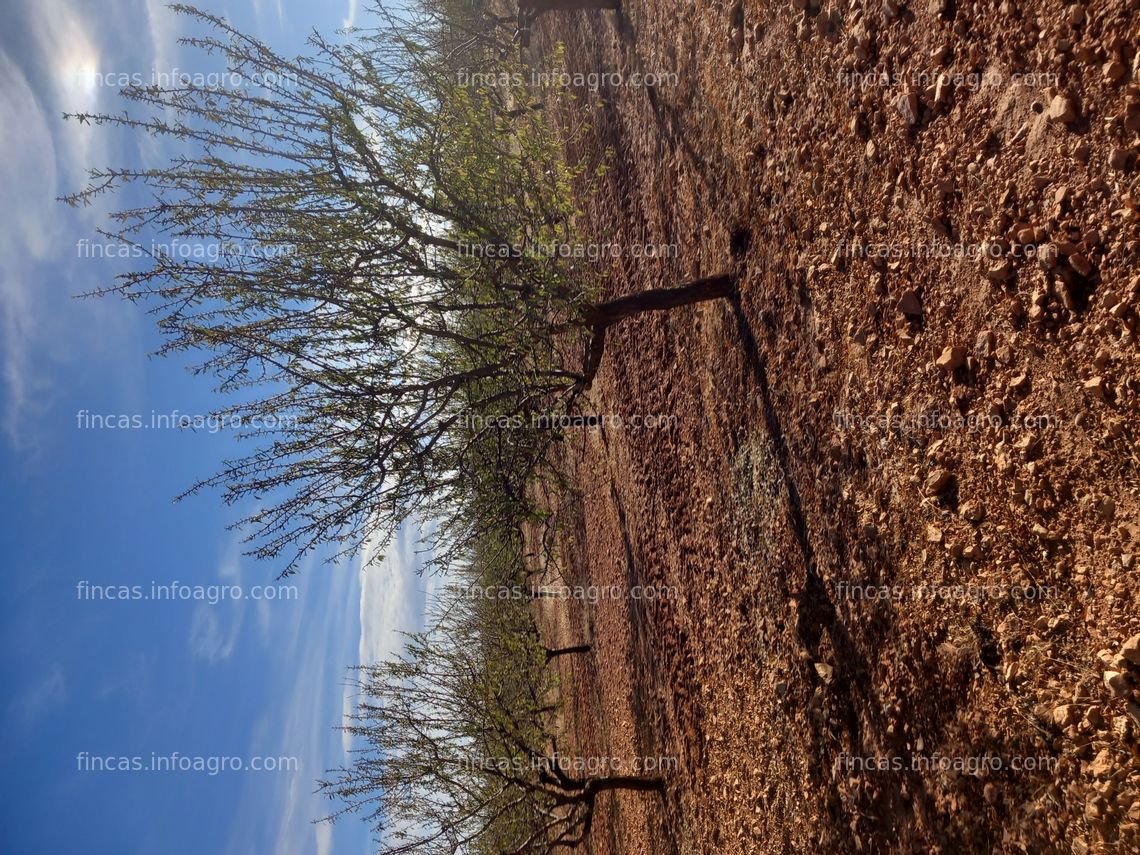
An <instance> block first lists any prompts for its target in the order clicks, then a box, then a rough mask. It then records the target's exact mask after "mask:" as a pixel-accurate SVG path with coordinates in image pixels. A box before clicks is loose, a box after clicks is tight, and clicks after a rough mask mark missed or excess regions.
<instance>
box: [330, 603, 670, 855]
mask: <svg viewBox="0 0 1140 855" xmlns="http://www.w3.org/2000/svg"><path fill="white" fill-rule="evenodd" d="M547 661H548V660H547V656H546V653H545V650H544V648H543V647H542V645H541V643H540V642H538V640H537V634H536V633H535V632H534V631H533V619H532V616H531V615H530V614H529V610H528V609H527V607H526V606H525V605H522V604H520V603H518V602H517V601H491V600H473V601H472V600H465V599H463V598H462V597H461V596H460V597H459V598H458V599H455V600H453V602H452V603H451V604H450V605H448V606H447V607H445V608H444V610H443V611H442V612H441V613H440V614H439V615H437V619H436V624H435V626H434V628H433V629H432V631H431V632H429V633H423V634H419V635H414V636H412V637H411V638H410V639H409V644H408V647H407V649H406V651H405V652H404V654H403V655H402V656H400V657H396V658H394V659H391V660H389V661H387V662H384V663H379V664H377V665H374V666H369V667H367V668H364V669H362V672H361V673H362V679H361V680H360V691H361V694H362V698H363V700H362V701H361V703H360V705H359V707H358V710H357V711H356V713H355V714H354V715H353V716H352V718H351V719H350V723H349V725H348V728H347V729H348V730H349V732H350V733H352V734H353V736H355V737H357V738H358V739H360V740H361V741H362V742H363V745H364V747H362V748H360V749H358V750H356V752H355V753H354V756H353V759H352V763H351V765H350V766H348V767H347V768H343V769H340V770H337V772H336V774H335V776H334V777H331V778H330V779H328V780H326V781H323V782H321V789H322V791H323V792H324V793H325V794H326V795H328V796H329V797H330V798H333V799H335V800H337V801H340V802H342V803H343V807H342V808H341V809H340V810H339V811H338V812H337V813H335V814H334V815H333V816H332V817H330V819H335V818H337V817H338V816H341V815H343V814H346V813H354V812H360V813H363V814H365V816H366V818H367V819H368V821H369V822H370V823H371V824H372V826H373V830H374V833H375V840H376V843H377V847H378V849H377V851H378V852H379V853H381V855H392V853H424V854H425V855H426V854H427V853H432V855H434V853H449V855H452V854H453V853H459V852H494V853H497V855H524V853H547V852H553V851H556V850H559V849H565V848H567V847H572V846H574V845H577V844H579V843H581V842H582V841H583V840H584V839H585V838H586V836H587V835H588V834H589V831H590V828H591V824H592V821H593V816H594V809H595V804H596V802H597V798H598V796H599V795H601V794H602V793H605V792H612V791H614V790H625V791H640V792H660V791H662V790H663V788H664V779H663V778H661V777H659V776H642V775H626V774H613V773H611V771H609V770H608V769H605V768H599V767H601V766H604V764H594V763H592V762H590V761H587V760H585V759H582V758H571V757H568V756H566V755H563V754H561V753H560V752H559V750H558V739H557V736H556V734H554V730H553V727H552V715H553V713H554V712H555V711H556V709H557V700H558V697H557V679H556V677H555V675H554V672H553V670H552V669H551V668H549V667H548V664H547Z"/></svg>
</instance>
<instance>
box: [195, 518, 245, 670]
mask: <svg viewBox="0 0 1140 855" xmlns="http://www.w3.org/2000/svg"><path fill="white" fill-rule="evenodd" d="M241 548H242V540H241V537H240V536H235V537H234V539H233V540H232V541H231V542H230V544H229V546H228V547H227V548H226V553H225V555H224V556H223V557H222V562H221V564H220V565H219V567H218V581H217V583H215V584H217V585H224V586H226V587H230V588H232V587H235V586H236V587H237V588H239V589H240V588H241V578H242V577H241V560H242V556H241ZM248 602H249V601H248V600H246V599H245V598H244V597H243V598H231V597H227V598H226V599H224V600H219V601H218V602H215V603H210V602H207V601H202V602H200V603H198V604H197V606H195V608H194V617H193V619H192V620H191V622H190V650H191V651H192V652H193V654H194V656H195V657H196V658H198V659H204V660H206V661H207V662H209V663H210V664H211V665H212V664H214V663H217V662H221V661H223V660H225V659H229V658H230V656H232V655H233V652H234V647H235V646H236V645H237V641H238V637H239V636H240V635H241V626H242V622H243V621H244V619H245V609H246V604H247V603H248Z"/></svg>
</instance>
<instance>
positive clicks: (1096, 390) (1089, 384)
mask: <svg viewBox="0 0 1140 855" xmlns="http://www.w3.org/2000/svg"><path fill="white" fill-rule="evenodd" d="M1084 390H1085V391H1086V392H1088V393H1089V394H1091V395H1092V396H1093V397H1095V398H1096V399H1097V400H1100V401H1103V400H1104V399H1105V383H1104V378H1103V377H1092V378H1090V379H1088V380H1086V381H1085V382H1084Z"/></svg>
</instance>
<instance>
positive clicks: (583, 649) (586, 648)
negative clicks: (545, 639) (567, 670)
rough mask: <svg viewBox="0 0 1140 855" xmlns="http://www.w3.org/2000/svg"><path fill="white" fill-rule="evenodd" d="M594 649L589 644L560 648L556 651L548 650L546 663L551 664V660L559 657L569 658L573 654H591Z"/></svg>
mask: <svg viewBox="0 0 1140 855" xmlns="http://www.w3.org/2000/svg"><path fill="white" fill-rule="evenodd" d="M593 649H594V648H593V647H592V646H591V645H589V644H579V645H577V646H575V647H559V648H557V649H555V650H551V649H550V648H547V650H546V661H547V662H549V661H550V660H551V659H557V658H558V657H559V656H567V655H569V654H571V653H589V652H590V651H591V650H593Z"/></svg>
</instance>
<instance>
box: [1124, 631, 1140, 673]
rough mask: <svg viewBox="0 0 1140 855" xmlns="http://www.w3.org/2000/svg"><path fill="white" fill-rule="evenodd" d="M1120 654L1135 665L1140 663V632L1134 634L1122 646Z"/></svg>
mask: <svg viewBox="0 0 1140 855" xmlns="http://www.w3.org/2000/svg"><path fill="white" fill-rule="evenodd" d="M1120 655H1121V656H1123V657H1124V658H1125V659H1127V660H1128V661H1129V662H1131V663H1132V664H1133V665H1140V633H1137V634H1136V635H1134V636H1132V637H1131V638H1130V639H1128V640H1127V641H1126V642H1124V646H1123V647H1121V648H1120Z"/></svg>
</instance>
